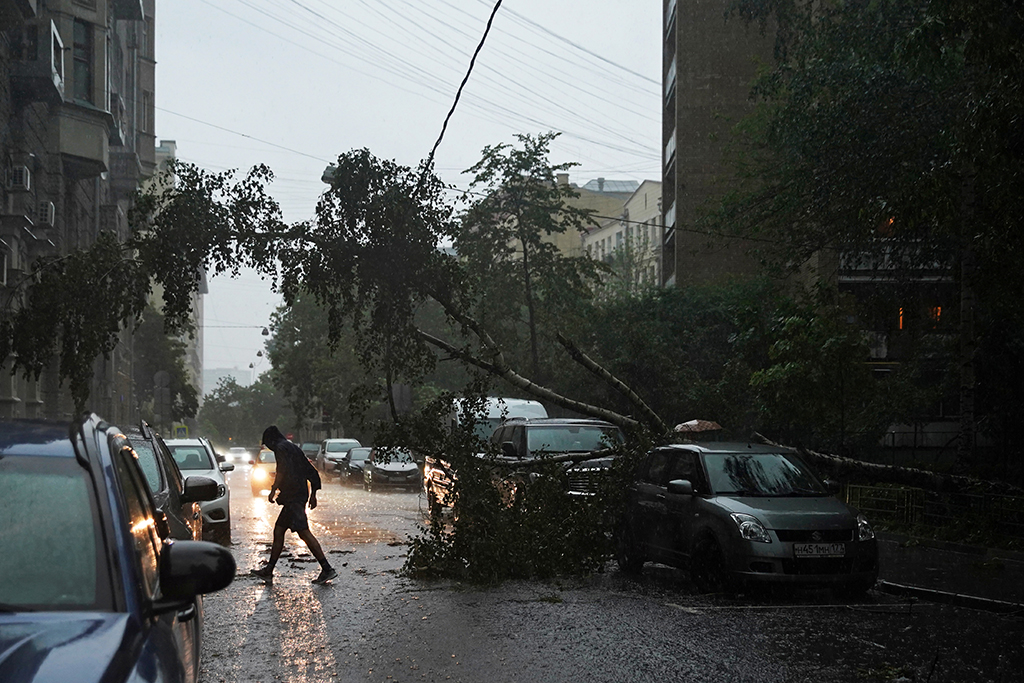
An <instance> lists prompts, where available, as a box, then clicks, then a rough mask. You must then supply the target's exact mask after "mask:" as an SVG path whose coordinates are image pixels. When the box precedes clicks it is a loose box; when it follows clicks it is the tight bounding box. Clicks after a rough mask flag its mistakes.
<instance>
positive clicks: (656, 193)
mask: <svg viewBox="0 0 1024 683" xmlns="http://www.w3.org/2000/svg"><path fill="white" fill-rule="evenodd" d="M662 240H663V234H662V226H661V182H660V181H656V180H645V181H644V182H643V183H641V184H640V187H638V188H637V190H636V192H634V193H633V194H632V195H631V196H630V198H629V199H627V200H626V201H625V203H624V204H623V207H622V209H621V211H620V213H619V215H618V216H617V217H616V218H607V219H604V220H602V221H600V222H599V224H598V226H597V227H596V228H593V229H592V230H590V231H589V232H588V233H587V234H586V235H584V237H583V250H584V252H586V253H587V255H589V256H590V257H591V258H595V259H598V260H602V261H606V262H609V263H613V262H615V261H616V259H615V254H616V253H617V252H625V253H627V254H629V256H628V260H629V261H630V262H631V268H632V269H633V270H634V271H636V272H634V273H630V275H633V276H635V277H636V278H637V280H636V282H635V284H637V285H658V284H660V282H661V255H662V254H661V252H662V249H661V245H662Z"/></svg>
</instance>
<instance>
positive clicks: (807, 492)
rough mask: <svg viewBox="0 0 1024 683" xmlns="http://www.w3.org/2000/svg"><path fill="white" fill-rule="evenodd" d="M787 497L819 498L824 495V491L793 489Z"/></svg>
mask: <svg viewBox="0 0 1024 683" xmlns="http://www.w3.org/2000/svg"><path fill="white" fill-rule="evenodd" d="M786 495H787V496H807V497H811V496H814V497H821V496H824V495H825V492H824V491H815V490H814V489H793V490H792V491H790V492H789V493H787V494H786Z"/></svg>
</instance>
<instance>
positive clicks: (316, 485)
mask: <svg viewBox="0 0 1024 683" xmlns="http://www.w3.org/2000/svg"><path fill="white" fill-rule="evenodd" d="M263 445H264V446H266V447H267V448H269V449H270V450H272V451H274V459H275V460H277V473H276V474H275V475H274V485H273V487H272V489H271V490H273V489H277V490H278V491H279V492H280V493H278V495H277V502H278V503H280V504H281V505H285V504H286V503H302V504H305V503H306V501H307V500H309V492H310V491H312V492H313V493H316V492H317V491H318V490H319V489H320V487H321V483H320V473H319V472H317V471H316V468H315V467H313V465H312V464H311V463H310V462H309V460H308V459H307V458H306V455H305V453H303V452H302V449H301V448H299V447H298V446H296V445H295V444H293V443H292V442H291V441H289V440H288V439H286V438H285V437H284V434H282V433H281V432H280V430H278V428H277V427H267V429H266V431H264V432H263ZM307 481H308V482H309V483H310V484H311V486H310V487H307V486H306V482H307Z"/></svg>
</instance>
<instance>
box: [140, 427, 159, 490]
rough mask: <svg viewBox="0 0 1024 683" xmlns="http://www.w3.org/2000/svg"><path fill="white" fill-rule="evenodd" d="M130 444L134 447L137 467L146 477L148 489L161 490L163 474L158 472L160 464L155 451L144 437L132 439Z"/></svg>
mask: <svg viewBox="0 0 1024 683" xmlns="http://www.w3.org/2000/svg"><path fill="white" fill-rule="evenodd" d="M132 445H133V446H134V447H135V455H136V456H137V457H138V459H139V467H141V468H142V474H143V475H144V476H145V477H146V483H147V484H148V485H149V490H150V491H162V490H163V486H164V478H163V475H161V474H160V464H159V463H157V461H156V451H154V450H153V446H152V445H151V444H150V443H149V442H148V441H146V440H145V439H134V440H133V441H132Z"/></svg>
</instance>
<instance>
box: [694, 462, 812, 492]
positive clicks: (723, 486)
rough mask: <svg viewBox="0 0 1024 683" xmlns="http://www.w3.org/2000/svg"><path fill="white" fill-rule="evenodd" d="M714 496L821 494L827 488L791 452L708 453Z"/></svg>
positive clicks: (708, 466) (708, 465) (709, 473)
mask: <svg viewBox="0 0 1024 683" xmlns="http://www.w3.org/2000/svg"><path fill="white" fill-rule="evenodd" d="M704 464H705V465H706V466H707V469H708V477H709V478H710V480H711V490H712V491H714V492H715V493H723V494H735V495H750V496H785V495H821V494H824V493H825V487H824V486H822V484H821V482H819V481H818V479H817V478H816V477H815V476H814V474H812V473H811V471H810V470H809V469H807V467H806V466H805V465H804V464H803V463H802V462H801V461H800V460H799V459H798V458H797V457H796V456H794V455H792V454H789V453H708V454H707V455H705V456H704Z"/></svg>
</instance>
